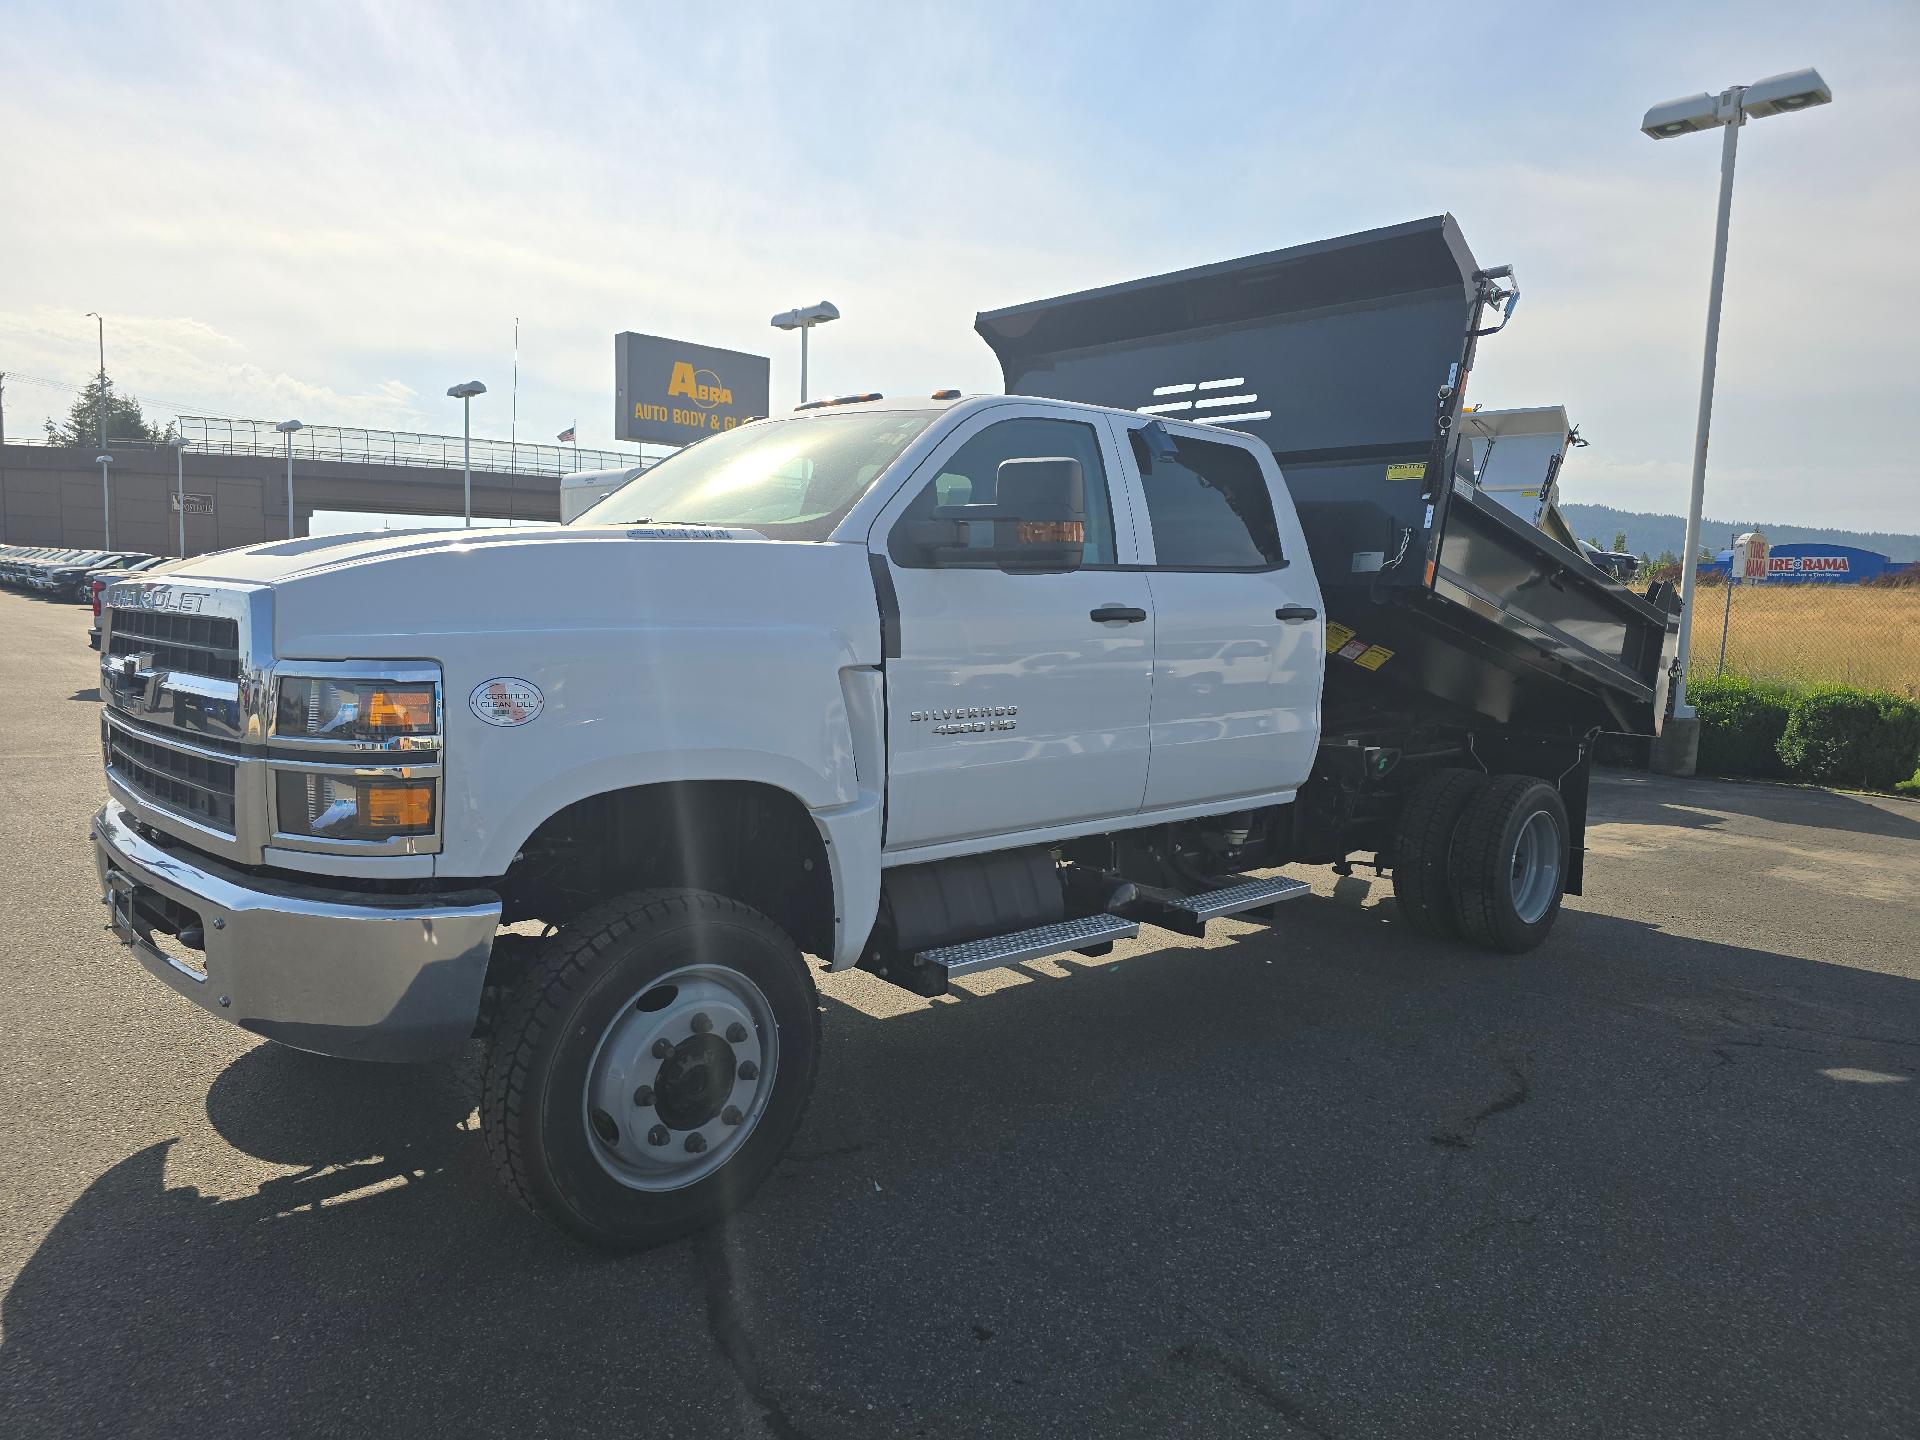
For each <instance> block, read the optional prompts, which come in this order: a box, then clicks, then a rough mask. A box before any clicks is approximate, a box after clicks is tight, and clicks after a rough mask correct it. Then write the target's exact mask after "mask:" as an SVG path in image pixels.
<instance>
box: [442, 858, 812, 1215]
mask: <svg viewBox="0 0 1920 1440" xmlns="http://www.w3.org/2000/svg"><path fill="white" fill-rule="evenodd" d="M490 1040H491V1044H490V1045H489V1048H488V1053H487V1063H486V1070H485V1076H484V1082H483V1085H482V1089H481V1097H480V1120H481V1133H482V1135H483V1136H484V1138H485V1140H486V1145H487V1152H488V1154H489V1155H490V1156H491V1157H492V1159H493V1162H494V1168H495V1171H496V1173H498V1175H499V1176H500V1179H501V1181H502V1183H503V1184H504V1185H505V1186H506V1187H507V1190H508V1192H509V1193H510V1194H511V1195H513V1197H514V1198H515V1199H517V1200H518V1201H520V1202H521V1203H522V1204H523V1205H525V1206H526V1207H527V1208H528V1209H530V1210H532V1211H534V1212H535V1213H536V1214H539V1215H543V1216H545V1217H546V1218H547V1219H549V1220H552V1221H553V1222H555V1223H556V1224H558V1225H562V1226H564V1227H565V1228H567V1229H568V1230H571V1231H572V1232H573V1233H574V1234H576V1235H578V1236H580V1237H581V1238H583V1239H585V1240H589V1241H591V1242H592V1243H594V1244H596V1245H604V1246H606V1247H608V1248H609V1249H620V1250H635V1249H643V1248H645V1247H647V1246H650V1245H658V1244H662V1243H663V1242H665V1241H668V1240H672V1239H675V1238H676V1237H678V1236H681V1235H685V1234H687V1233H688V1232H690V1231H693V1230H697V1229H700V1228H701V1227H702V1226H706V1225H711V1224H713V1223H714V1222H715V1221H716V1220H719V1219H720V1218H721V1217H723V1216H724V1215H726V1214H727V1213H728V1212H729V1211H731V1210H734V1209H737V1208H738V1207H739V1206H740V1205H742V1204H744V1203H745V1202H746V1200H747V1198H748V1197H749V1196H750V1195H752V1194H753V1192H754V1190H755V1189H756V1188H757V1187H758V1186H759V1184H760V1182H761V1181H763V1180H765V1179H766V1177H767V1175H768V1173H769V1172H770V1171H771V1170H772V1169H773V1167H774V1165H775V1164H776V1163H778V1161H779V1159H780V1156H781V1154H782V1153H783V1152H784V1151H785V1150H786V1148H787V1145H788V1144H789V1143H790V1142H791V1141H792V1139H793V1135H794V1132H795V1131H796V1130H797V1129H799V1127H800V1121H801V1118H802V1117H803V1116H804V1115H805V1113H806V1108H807V1098H808V1096H809V1094H810V1093H811V1091H812V1089H813V1077H814V1072H815V1070H816V1068H817V1066H818V1063H819V1054H820V1009H819V996H818V995H817V994H816V992H815V991H814V988H813V977H812V974H811V973H810V972H809V971H808V969H807V963H806V960H805V958H804V957H803V956H802V955H801V953H800V950H799V947H798V946H796V945H795V944H794V942H793V938H792V937H791V936H790V935H788V934H787V933H786V932H785V931H784V930H782V929H781V928H780V927H779V926H778V925H776V924H775V923H774V922H773V921H772V920H770V919H768V918H767V917H766V916H765V915H763V914H761V913H760V912H759V911H757V910H755V909H753V908H752V907H750V906H747V905H744V904H742V903H741V902H739V901H737V900H733V899H730V898H728V897H727V896H723V895H715V894H712V893H709V892H707V891H701V890H644V891H636V892H634V893H632V894H629V895H622V896H619V897H617V898H615V899H612V900H608V901H606V902H605V903H604V904H601V905H597V906H595V907H594V908H593V909H591V910H588V911H586V912H585V913H583V914H581V915H579V916H577V917H575V918H574V919H573V920H572V921H571V922H570V923H569V924H568V925H566V926H565V927H563V928H562V929H561V931H560V933H559V934H557V935H555V936H553V937H551V939H549V940H547V941H545V942H543V946H542V949H541V951H540V952H539V955H538V958H537V959H536V960H535V962H534V963H533V964H532V965H530V966H529V967H528V970H527V973H526V974H525V975H524V976H523V977H522V978H521V979H520V981H519V982H518V983H517V984H516V985H515V986H514V989H513V991H512V993H511V994H510V996H509V997H508V999H507V1002H506V1004H505V1005H504V1006H502V1008H501V1011H500V1014H499V1017H498V1019H497V1020H496V1021H495V1022H494V1026H493V1030H492V1034H491V1036H490Z"/></svg>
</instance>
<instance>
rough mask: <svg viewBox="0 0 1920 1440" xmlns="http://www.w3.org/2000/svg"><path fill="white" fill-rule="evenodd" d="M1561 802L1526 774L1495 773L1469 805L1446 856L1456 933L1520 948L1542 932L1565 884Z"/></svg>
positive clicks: (1509, 949) (1566, 830)
mask: <svg viewBox="0 0 1920 1440" xmlns="http://www.w3.org/2000/svg"><path fill="white" fill-rule="evenodd" d="M1570 834H1571V830H1570V827H1569V826H1568V824H1567V807H1566V805H1565V803H1564V802H1562V801H1561V799H1560V792H1559V791H1558V790H1556V789H1555V788H1554V787H1553V786H1552V785H1550V784H1548V783H1547V782H1546V781H1544V780H1538V779H1535V778H1534V777H1533V776H1531V775H1496V776H1494V777H1493V778H1492V779H1491V780H1489V781H1488V782H1487V784H1486V786H1485V787H1484V788H1483V789H1482V790H1481V791H1480V793H1479V795H1477V796H1476V797H1475V798H1474V800H1473V803H1472V804H1470V805H1468V806H1467V810H1466V813H1465V814H1464V815H1462V816H1461V817H1460V823H1459V825H1458V826H1457V827H1456V828H1455V829H1454V832H1453V842H1452V847H1451V850H1450V852H1449V854H1448V857H1447V875H1448V882H1449V883H1450V884H1451V885H1452V886H1453V898H1454V911H1455V913H1456V914H1457V915H1458V917H1459V920H1460V933H1461V935H1462V936H1463V937H1464V938H1465V939H1467V940H1470V941H1472V942H1473V943H1474V944H1476V945H1480V946H1482V947H1484V948H1485V949H1488V950H1499V951H1504V952H1505V953H1507V954H1509V955H1518V954H1521V953H1522V952H1524V951H1527V950H1531V949H1533V948H1534V946H1536V945H1538V944H1539V943H1540V942H1541V941H1542V940H1544V939H1546V938H1547V932H1548V931H1549V930H1551V929H1552V928H1553V922H1554V920H1555V919H1556V918H1557V917H1558V916H1559V914H1560V899H1561V896H1562V895H1563V894H1564V893H1565V890H1566V877H1567V873H1568V870H1567V865H1568V843H1569V836H1570Z"/></svg>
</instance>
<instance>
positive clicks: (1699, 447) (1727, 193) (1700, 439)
mask: <svg viewBox="0 0 1920 1440" xmlns="http://www.w3.org/2000/svg"><path fill="white" fill-rule="evenodd" d="M1745 89H1746V87H1745V86H1744V85H1736V86H1734V87H1733V88H1732V89H1731V90H1729V91H1727V92H1726V94H1725V95H1723V96H1722V97H1721V105H1722V108H1726V109H1730V110H1731V111H1732V118H1731V119H1728V120H1723V121H1721V122H1720V123H1721V129H1722V130H1723V131H1724V132H1725V135H1724V137H1723V138H1722V140H1721V142H1720V212H1719V216H1718V218H1717V219H1716V220H1715V221H1714V227H1713V279H1712V280H1711V281H1710V282H1709V283H1708V287H1707V346H1706V354H1705V356H1704V357H1703V358H1702V360H1701V362H1700V413H1699V417H1698V418H1697V419H1696V420H1695V422H1694V428H1693V488H1692V489H1691V490H1690V491H1689V492H1688V495H1687V539H1686V550H1685V552H1684V558H1683V560H1682V562H1681V565H1680V645H1679V649H1678V651H1677V652H1676V654H1675V657H1674V663H1675V664H1676V665H1677V666H1678V667H1679V669H1680V674H1679V676H1678V678H1677V679H1675V681H1674V690H1673V713H1674V714H1675V715H1678V716H1681V717H1682V718H1684V717H1686V716H1688V715H1691V714H1693V706H1691V705H1689V704H1688V703H1687V665H1688V662H1689V661H1690V660H1691V659H1692V655H1693V591H1694V585H1695V583H1696V581H1697V580H1698V578H1699V577H1698V576H1697V574H1696V573H1695V572H1696V571H1697V570H1698V569H1699V563H1698V562H1699V556H1700V525H1701V518H1700V517H1701V515H1702V514H1703V513H1704V512H1705V509H1706V499H1707V431H1708V428H1709V427H1710V426H1711V425H1712V423H1713V375H1714V370H1715V368H1716V366H1717V365H1718V363H1719V356H1720V299H1721V295H1722V293H1723V292H1724V291H1725V289H1726V283H1727V230H1728V227H1729V225H1730V224H1731V223H1732V220H1733V160H1734V155H1735V153H1736V152H1737V151H1738V150H1739V148H1740V127H1741V126H1742V125H1744V124H1746V117H1745V116H1744V115H1742V114H1741V113H1740V92H1741V91H1743V90H1745Z"/></svg>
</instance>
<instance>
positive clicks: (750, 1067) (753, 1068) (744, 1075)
mask: <svg viewBox="0 0 1920 1440" xmlns="http://www.w3.org/2000/svg"><path fill="white" fill-rule="evenodd" d="M740 1078H741V1079H742V1080H758V1079H759V1078H760V1067H759V1066H758V1065H756V1064H754V1063H753V1061H751V1060H742V1061H741V1062H740Z"/></svg>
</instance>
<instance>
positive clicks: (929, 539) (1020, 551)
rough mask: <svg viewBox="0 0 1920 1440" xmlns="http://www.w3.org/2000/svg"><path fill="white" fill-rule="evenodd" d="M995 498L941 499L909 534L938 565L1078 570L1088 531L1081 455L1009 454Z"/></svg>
mask: <svg viewBox="0 0 1920 1440" xmlns="http://www.w3.org/2000/svg"><path fill="white" fill-rule="evenodd" d="M994 491H995V493H994V498H993V499H992V500H990V501H986V502H983V503H980V504H974V505H939V506H935V507H934V510H933V513H932V514H931V515H930V516H929V517H928V518H927V519H925V520H921V521H917V522H915V523H914V524H913V526H912V527H911V529H910V531H909V534H908V538H909V539H910V540H911V541H912V542H913V543H914V544H916V545H918V546H920V547H921V548H922V549H924V550H925V551H927V552H928V554H929V555H930V556H931V558H932V560H933V563H934V564H935V565H938V566H955V567H958V566H993V567H995V568H1000V569H1020V570H1077V569H1079V568H1080V560H1081V556H1082V554H1083V551H1084V547H1085V544H1086V536H1087V495H1086V481H1085V478H1084V477H1083V476H1082V474H1081V470H1080V462H1079V461H1078V460H1072V459H1068V458H1066V457H1064V456H1061V457H1048V458H1044V459H1020V460H1003V461H1001V462H1000V467H999V469H998V470H997V471H996V472H995V473H994Z"/></svg>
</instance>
